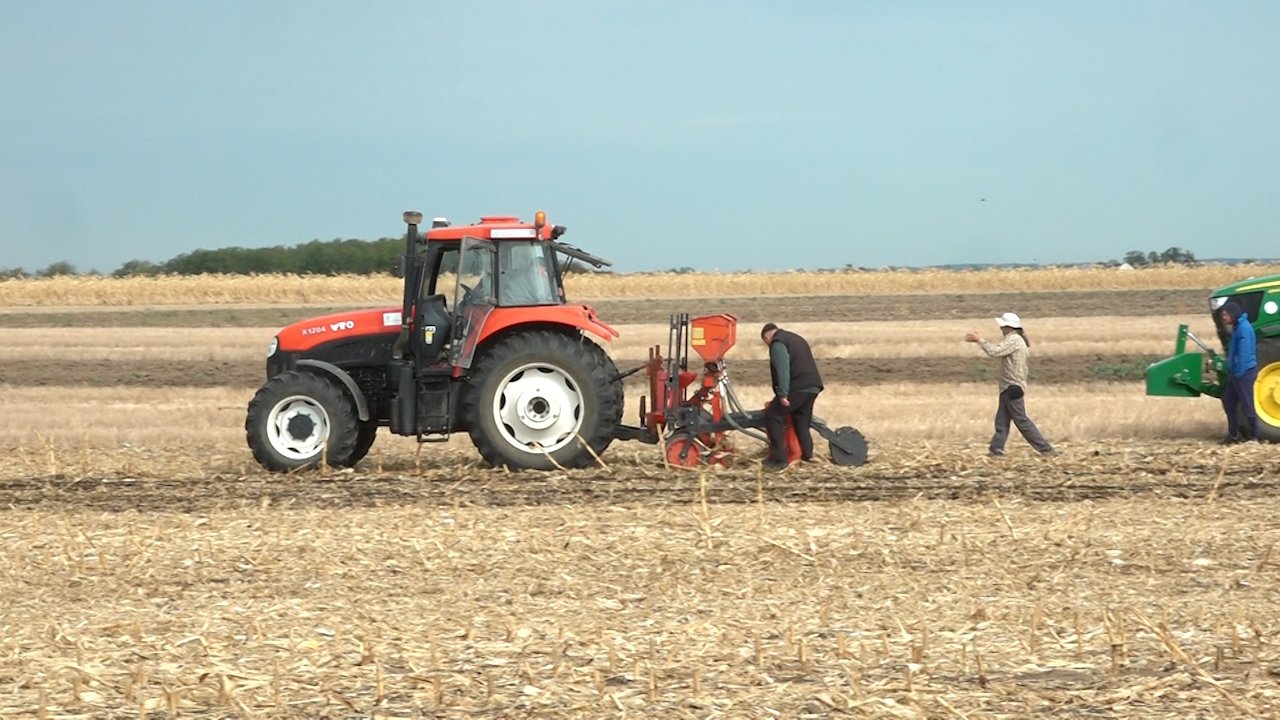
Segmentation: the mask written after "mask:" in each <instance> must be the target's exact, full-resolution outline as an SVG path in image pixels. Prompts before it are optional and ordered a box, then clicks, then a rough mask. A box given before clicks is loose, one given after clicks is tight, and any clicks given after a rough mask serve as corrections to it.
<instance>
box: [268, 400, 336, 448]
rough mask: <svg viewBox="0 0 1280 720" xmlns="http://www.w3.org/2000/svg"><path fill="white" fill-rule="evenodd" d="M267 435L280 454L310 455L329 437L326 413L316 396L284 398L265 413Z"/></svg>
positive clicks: (322, 445) (321, 446)
mask: <svg viewBox="0 0 1280 720" xmlns="http://www.w3.org/2000/svg"><path fill="white" fill-rule="evenodd" d="M267 437H268V439H269V440H270V441H271V446H272V447H274V448H275V449H276V451H277V452H279V453H280V454H281V455H284V456H285V457H288V458H291V459H293V460H305V459H307V458H310V457H313V456H314V455H315V454H316V453H318V452H320V450H321V449H322V448H323V447H324V444H325V443H326V442H328V440H329V415H328V413H326V412H325V409H324V408H323V407H322V406H321V405H320V404H319V403H318V402H316V400H314V399H313V398H310V397H306V396H302V395H295V396H293V397H289V398H285V399H284V400H281V401H280V402H279V403H277V404H276V406H275V407H274V408H272V409H271V413H270V415H268V416H267Z"/></svg>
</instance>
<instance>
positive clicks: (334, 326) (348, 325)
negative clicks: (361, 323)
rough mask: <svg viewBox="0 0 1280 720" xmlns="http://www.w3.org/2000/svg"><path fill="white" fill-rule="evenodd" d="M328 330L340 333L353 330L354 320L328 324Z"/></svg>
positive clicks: (354, 326)
mask: <svg viewBox="0 0 1280 720" xmlns="http://www.w3.org/2000/svg"><path fill="white" fill-rule="evenodd" d="M329 329H330V330H332V331H334V332H342V331H343V330H355V329H356V321H355V320H339V321H338V322H335V323H329Z"/></svg>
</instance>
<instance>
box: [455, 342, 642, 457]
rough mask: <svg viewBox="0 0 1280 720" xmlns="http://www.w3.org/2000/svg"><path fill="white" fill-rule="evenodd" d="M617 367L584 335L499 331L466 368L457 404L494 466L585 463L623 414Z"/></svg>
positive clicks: (475, 440) (608, 438)
mask: <svg viewBox="0 0 1280 720" xmlns="http://www.w3.org/2000/svg"><path fill="white" fill-rule="evenodd" d="M617 374H618V372H617V368H615V367H614V365H613V361H612V360H610V359H609V357H608V355H606V354H605V353H604V351H603V350H602V349H601V348H600V347H599V346H598V345H595V344H594V343H592V342H591V341H590V340H586V339H584V338H577V337H573V336H571V335H568V334H562V333H558V332H553V331H549V330H537V331H530V332H523V333H518V334H516V335H512V336H510V337H507V338H504V339H502V340H501V341H499V343H498V344H497V345H495V346H494V347H492V348H490V349H488V350H487V351H486V352H485V353H484V356H483V357H482V358H481V359H480V360H479V362H477V363H476V366H475V368H474V370H473V372H472V376H471V383H470V389H469V391H468V392H467V395H466V400H465V404H464V409H463V412H464V413H465V417H466V420H467V425H468V427H469V428H470V433H471V441H472V442H473V443H475V446H476V449H477V450H479V451H480V455H481V457H483V458H484V459H485V461H486V462H488V463H489V464H490V465H493V466H495V467H497V466H504V465H505V466H507V467H510V468H512V469H526V468H527V469H535V470H552V469H555V468H556V466H560V467H566V468H570V467H586V466H589V465H591V464H593V463H594V462H595V456H594V455H593V453H594V454H595V455H598V454H600V453H602V452H604V450H605V448H607V447H608V446H609V443H610V441H612V440H613V433H614V430H615V429H616V428H617V425H618V422H619V420H621V418H622V384H621V383H620V382H618V381H617ZM584 443H585V444H584Z"/></svg>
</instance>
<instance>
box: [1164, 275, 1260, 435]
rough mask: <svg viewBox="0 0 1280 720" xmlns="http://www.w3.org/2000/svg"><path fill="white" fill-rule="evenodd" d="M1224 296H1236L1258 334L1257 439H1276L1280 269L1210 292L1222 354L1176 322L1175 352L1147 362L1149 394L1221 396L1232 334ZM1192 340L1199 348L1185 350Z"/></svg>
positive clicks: (1210, 309)
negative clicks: (1224, 323) (1227, 327)
mask: <svg viewBox="0 0 1280 720" xmlns="http://www.w3.org/2000/svg"><path fill="white" fill-rule="evenodd" d="M1228 300H1234V301H1236V302H1237V303H1238V304H1239V305H1240V307H1242V308H1244V311H1245V312H1246V313H1248V315H1249V324H1251V325H1253V329H1254V332H1255V333H1257V336H1258V380H1257V382H1256V383H1255V384H1254V386H1253V404H1254V407H1255V408H1257V411H1258V439H1259V440H1265V441H1268V442H1280V275H1268V276H1267V277H1260V278H1249V279H1248V280H1242V281H1240V282H1238V283H1234V284H1232V285H1227V286H1226V287H1222V288H1218V289H1217V290H1215V291H1214V292H1213V294H1212V295H1210V296H1209V311H1210V314H1211V315H1212V316H1213V324H1214V326H1215V327H1216V328H1217V329H1218V340H1219V341H1221V343H1222V347H1223V353H1224V354H1222V355H1219V354H1218V353H1217V352H1216V351H1215V350H1214V349H1213V348H1211V347H1209V346H1208V345H1206V344H1205V343H1204V341H1202V340H1201V339H1200V338H1198V337H1196V336H1195V335H1194V334H1192V332H1191V331H1190V330H1189V329H1187V326H1186V325H1182V326H1180V327H1179V328H1178V342H1177V346H1176V348H1175V350H1174V355H1173V357H1169V358H1165V359H1164V360H1160V361H1159V362H1155V363H1152V364H1151V365H1150V366H1149V367H1148V368H1147V394H1148V395H1164V396H1170V397H1196V396H1198V395H1210V396H1213V397H1216V398H1220V397H1222V389H1223V384H1224V382H1225V380H1226V376H1227V358H1226V355H1225V352H1226V347H1227V342H1228V341H1229V340H1230V339H1231V336H1230V335H1229V334H1228V333H1227V332H1226V331H1225V329H1224V328H1223V326H1222V318H1221V317H1220V315H1219V313H1218V310H1219V309H1221V308H1222V306H1223V305H1225V304H1226V303H1227V301H1228ZM1188 340H1190V341H1191V342H1192V343H1194V344H1195V345H1196V346H1198V347H1199V350H1190V351H1189V350H1187V341H1188Z"/></svg>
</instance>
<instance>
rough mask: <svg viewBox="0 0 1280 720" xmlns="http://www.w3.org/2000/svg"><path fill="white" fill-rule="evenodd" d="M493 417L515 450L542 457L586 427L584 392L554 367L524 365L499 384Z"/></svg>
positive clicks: (494, 401)
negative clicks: (541, 455)
mask: <svg viewBox="0 0 1280 720" xmlns="http://www.w3.org/2000/svg"><path fill="white" fill-rule="evenodd" d="M493 418H494V420H495V421H496V424H497V426H498V431H499V432H500V433H502V437H503V439H504V440H506V441H507V443H508V444H510V445H511V446H512V447H515V448H518V449H520V450H523V451H525V452H529V453H532V454H539V455H540V454H542V453H543V452H554V451H556V450H559V449H560V448H562V447H564V446H565V445H567V444H569V442H570V441H572V440H573V439H574V438H575V437H576V436H577V435H578V430H579V429H580V428H581V427H582V393H581V392H580V391H579V390H578V387H577V385H576V384H575V383H574V382H573V380H572V379H571V378H570V377H569V376H568V375H567V374H565V372H564V371H563V370H561V369H560V368H558V367H555V366H554V365H546V364H540V363H532V364H529V365H522V366H520V367H518V368H516V369H515V370H512V371H511V372H510V373H508V374H507V376H506V377H504V378H502V381H501V382H500V383H498V392H496V393H494V396H493Z"/></svg>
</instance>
